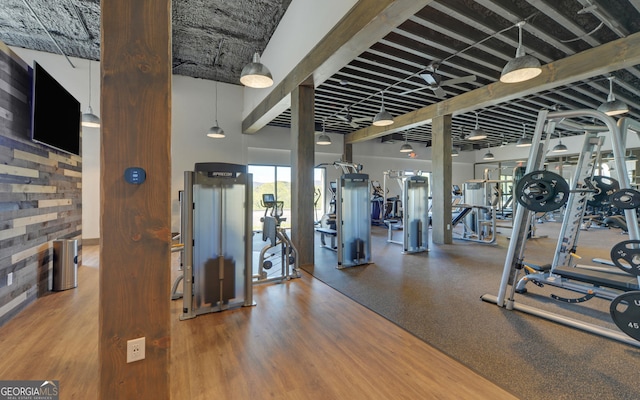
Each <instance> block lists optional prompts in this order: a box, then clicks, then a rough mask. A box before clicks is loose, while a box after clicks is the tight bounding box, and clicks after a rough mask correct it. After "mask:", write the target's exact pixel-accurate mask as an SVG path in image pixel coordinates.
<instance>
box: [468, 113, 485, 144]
mask: <svg viewBox="0 0 640 400" xmlns="http://www.w3.org/2000/svg"><path fill="white" fill-rule="evenodd" d="M486 138H487V132H485V131H484V129H482V128H480V123H479V120H478V113H477V112H476V127H475V128H473V129H472V130H471V132H470V133H469V136H467V140H482V139H486Z"/></svg>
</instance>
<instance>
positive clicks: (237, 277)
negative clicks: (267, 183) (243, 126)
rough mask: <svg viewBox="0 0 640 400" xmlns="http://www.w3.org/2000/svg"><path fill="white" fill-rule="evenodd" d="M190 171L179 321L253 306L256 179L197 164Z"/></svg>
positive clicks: (226, 167) (240, 168)
mask: <svg viewBox="0 0 640 400" xmlns="http://www.w3.org/2000/svg"><path fill="white" fill-rule="evenodd" d="M194 169H195V171H185V173H184V191H183V200H182V214H181V216H182V217H183V218H182V220H181V235H182V239H183V243H184V249H183V252H184V259H183V260H184V273H183V276H184V278H183V279H182V282H183V290H182V292H183V308H182V315H181V316H180V320H185V319H190V318H195V317H196V316H198V315H201V314H205V313H210V312H218V311H223V310H227V309H230V308H235V307H240V306H252V305H254V303H253V286H252V279H251V278H252V262H251V258H252V243H251V236H252V229H251V228H252V227H251V220H252V218H251V216H252V211H253V210H252V207H251V204H252V201H253V200H252V175H251V174H248V173H247V167H246V166H244V165H237V164H224V163H197V164H195V168H194Z"/></svg>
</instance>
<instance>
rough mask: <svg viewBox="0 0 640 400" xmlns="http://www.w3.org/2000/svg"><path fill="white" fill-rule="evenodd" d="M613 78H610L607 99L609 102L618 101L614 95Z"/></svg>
mask: <svg viewBox="0 0 640 400" xmlns="http://www.w3.org/2000/svg"><path fill="white" fill-rule="evenodd" d="M613 79H614V78H613V76H610V77H609V96H608V97H607V101H609V102H611V101H616V98H615V96H614V95H613Z"/></svg>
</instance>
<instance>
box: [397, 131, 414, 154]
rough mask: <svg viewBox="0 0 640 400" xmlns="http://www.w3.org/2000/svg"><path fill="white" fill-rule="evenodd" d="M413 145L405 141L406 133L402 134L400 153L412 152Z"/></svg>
mask: <svg viewBox="0 0 640 400" xmlns="http://www.w3.org/2000/svg"><path fill="white" fill-rule="evenodd" d="M412 152H413V147H411V145H410V144H409V142H407V135H406V134H405V135H404V143H403V144H402V146H400V153H412Z"/></svg>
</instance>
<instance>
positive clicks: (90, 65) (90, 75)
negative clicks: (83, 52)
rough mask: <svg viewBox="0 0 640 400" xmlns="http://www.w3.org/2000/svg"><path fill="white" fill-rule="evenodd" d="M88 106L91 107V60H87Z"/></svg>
mask: <svg viewBox="0 0 640 400" xmlns="http://www.w3.org/2000/svg"><path fill="white" fill-rule="evenodd" d="M89 108H91V60H89Z"/></svg>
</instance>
